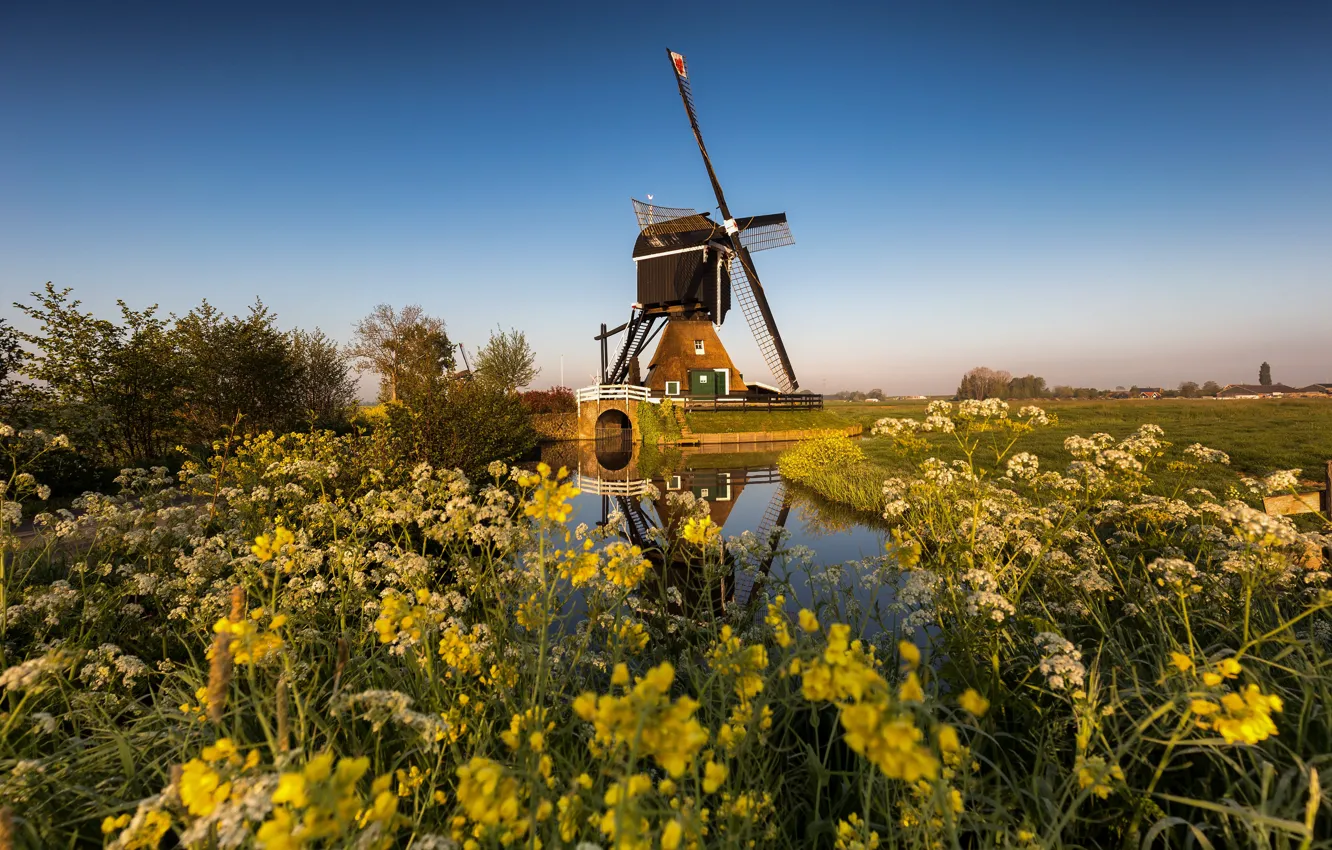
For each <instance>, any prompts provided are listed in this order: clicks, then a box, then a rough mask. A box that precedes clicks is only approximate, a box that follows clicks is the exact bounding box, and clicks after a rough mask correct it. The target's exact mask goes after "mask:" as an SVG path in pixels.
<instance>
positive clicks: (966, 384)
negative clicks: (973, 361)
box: [957, 366, 1013, 399]
mask: <svg viewBox="0 0 1332 850" xmlns="http://www.w3.org/2000/svg"><path fill="white" fill-rule="evenodd" d="M1011 380H1013V376H1012V375H1010V374H1009V373H1008V372H1005V371H1003V370H1002V369H1000V370H995V369H989V368H986V367H985V366H977V367H976V368H975V369H972V370H971V371H970V372H968V373H966V374H965V375H963V376H962V383H961V385H960V386H958V388H957V397H958V398H959V399H964V398H977V399H984V398H1003V397H1004V395H1006V394H1007V392H1008V383H1009V381H1011Z"/></svg>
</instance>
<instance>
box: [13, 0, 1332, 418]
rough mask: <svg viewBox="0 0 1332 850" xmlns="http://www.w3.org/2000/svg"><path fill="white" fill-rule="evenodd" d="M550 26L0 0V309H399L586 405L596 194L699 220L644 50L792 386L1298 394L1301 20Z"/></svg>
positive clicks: (490, 15)
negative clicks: (672, 55)
mask: <svg viewBox="0 0 1332 850" xmlns="http://www.w3.org/2000/svg"><path fill="white" fill-rule="evenodd" d="M385 5H387V4H385ZM561 5H562V4H551V3H542V4H534V5H526V4H520V3H494V4H484V5H483V4H469V5H468V6H467V7H465V8H459V9H450V8H447V6H446V5H438V6H436V7H434V8H433V9H430V10H429V11H418V10H416V9H408V8H406V7H399V8H393V9H389V10H387V11H386V10H385V9H383V8H376V7H373V6H370V5H365V6H359V7H358V6H339V5H337V4H321V5H303V6H302V5H289V4H276V5H274V4H247V3H227V4H220V3H216V4H181V3H173V4H152V3H134V2H127V3H122V4H72V3H59V2H55V3H42V4H6V5H5V8H4V10H2V11H0V115H3V116H4V119H3V121H0V303H2V304H3V305H4V306H3V309H2V311H0V314H2V315H5V316H7V317H9V318H11V320H15V317H14V313H15V312H16V311H14V310H12V309H11V308H9V306H8V305H9V303H10V302H11V301H13V300H16V299H20V300H21V299H22V296H23V294H24V293H26V292H29V291H31V290H32V289H35V288H37V287H39V286H40V285H41V284H43V283H44V282H45V281H47V280H51V281H54V282H55V283H56V284H58V285H62V286H72V287H74V289H75V292H76V293H77V294H78V295H79V296H81V297H82V298H83V299H84V301H85V302H86V303H87V304H88V305H90V306H91V307H92V308H94V309H96V310H99V311H104V312H106V313H107V314H108V315H109V314H110V313H111V312H112V310H113V309H114V302H115V299H116V298H123V299H125V300H126V301H128V302H129V303H130V304H131V305H132V306H144V305H147V304H151V303H158V304H160V305H161V307H162V309H163V310H164V311H169V312H176V313H184V312H186V311H188V310H189V309H190V308H191V307H193V306H195V305H196V304H198V302H199V301H200V300H201V299H202V298H205V297H206V298H208V300H209V301H211V302H213V303H214V304H217V305H219V306H221V307H223V308H225V309H228V310H231V311H236V312H239V311H241V310H243V309H244V307H245V306H246V305H247V304H248V303H250V302H251V301H252V300H253V299H254V298H255V297H256V296H259V297H261V298H263V300H264V301H265V302H266V303H267V304H269V305H270V306H271V307H272V308H273V309H274V310H276V312H277V313H278V315H279V317H280V320H281V322H282V323H283V324H284V325H286V326H301V327H313V326H316V325H317V326H320V327H322V328H323V329H324V330H326V331H328V332H329V333H331V334H332V335H334V336H335V337H338V338H342V339H346V338H348V336H349V335H350V331H351V326H352V324H353V323H354V322H355V320H356V319H357V318H359V317H360V316H362V315H364V314H365V313H367V312H368V311H369V310H370V309H371V308H372V307H373V306H374V305H375V304H376V303H379V302H388V303H391V304H395V305H399V306H401V305H405V304H408V303H419V304H421V305H422V306H424V307H425V308H426V309H427V310H428V311H430V312H431V313H434V314H436V315H439V316H441V317H443V318H444V319H445V320H446V321H447V322H448V326H449V330H450V332H451V334H452V335H453V336H454V338H455V339H458V340H461V341H463V342H464V343H465V344H467V345H468V347H469V349H470V350H475V348H476V347H478V346H479V345H480V344H481V343H483V342H484V341H485V339H486V336H487V333H488V330H489V329H491V328H494V327H495V326H496V324H501V325H503V326H504V327H506V328H507V327H516V328H520V329H522V330H524V331H526V332H527V334H528V337H529V339H530V340H531V342H532V343H533V344H534V346H535V348H536V350H537V352H538V355H539V363H540V365H541V366H542V367H543V372H542V374H541V376H540V377H539V378H538V380H537V384H538V385H541V386H545V385H548V384H550V383H554V382H557V381H558V379H559V371H560V359H561V356H563V360H564V370H565V382H566V383H567V384H570V385H574V386H578V385H582V384H585V383H587V382H588V380H589V378H590V375H591V373H592V372H593V371H594V369H595V368H596V364H597V360H598V349H597V345H596V343H594V342H593V341H592V339H591V336H592V335H593V333H595V332H596V328H597V325H598V324H599V323H600V322H602V321H605V322H608V323H612V324H618V323H619V322H621V321H623V320H624V318H625V317H626V316H627V313H628V305H629V303H630V302H631V301H632V300H633V298H634V289H633V280H634V269H633V264H632V262H631V260H630V251H631V248H632V244H633V239H634V237H635V235H636V231H635V227H634V220H633V216H632V211H631V209H630V206H629V198H630V197H640V198H641V197H644V196H645V195H646V194H647V193H649V192H650V193H652V194H654V195H655V197H656V199H657V200H658V201H659V202H661V203H663V204H666V205H673V206H695V207H699V208H711V207H712V206H713V204H714V201H713V199H712V197H711V192H710V187H709V186H708V183H707V179H706V175H705V172H704V171H703V167H702V163H701V161H700V159H699V156H698V151H697V149H696V148H695V146H694V144H693V139H692V137H691V135H690V133H689V127H688V124H687V121H686V119H685V115H684V111H683V109H682V108H681V106H680V102H679V97H678V95H677V93H676V91H675V88H674V80H673V77H672V75H671V71H670V68H669V65H668V64H667V60H666V58H665V54H664V48H665V47H667V46H669V47H671V48H672V49H675V50H678V51H680V52H682V53H684V54H685V55H686V56H687V57H688V59H689V63H690V72H691V77H692V79H693V84H694V93H695V98H696V102H697V105H698V109H699V113H700V122H701V124H702V128H703V132H704V136H705V139H706V140H707V143H708V147H709V152H710V153H711V155H712V157H713V161H714V164H715V165H716V167H717V171H718V175H719V177H720V179H721V182H722V185H723V187H724V188H725V190H726V193H727V199H728V201H729V203H730V205H731V207H732V209H733V211H735V212H737V213H740V214H753V213H767V212H773V211H778V210H785V211H786V212H787V213H788V215H789V216H790V220H791V226H792V230H793V232H794V234H795V237H796V240H797V241H796V245H794V246H792V247H789V248H783V249H780V250H777V251H770V252H766V253H762V254H759V255H757V257H756V263H757V265H758V268H759V271H760V273H761V274H762V276H763V280H764V283H765V286H766V288H767V290H768V295H769V300H770V302H771V304H772V308H773V311H774V313H775V315H776V317H777V321H778V324H779V326H780V328H781V330H782V333H783V336H784V338H785V340H786V343H787V347H788V349H789V351H790V354H791V359H792V362H793V364H794V366H795V369H796V372H797V374H798V375H799V377H800V379H801V383H802V385H803V386H805V387H806V388H809V389H813V390H816V391H820V390H824V389H826V390H827V391H834V390H837V389H842V388H861V389H869V388H871V387H881V388H883V389H884V390H886V391H888V392H890V393H908V392H946V391H949V390H951V389H953V388H954V387H956V385H957V381H958V378H959V377H960V375H961V373H962V372H963V371H965V370H966V369H968V368H970V367H972V366H977V365H987V366H990V367H993V368H1003V369H1008V370H1009V371H1011V372H1013V373H1015V374H1022V373H1026V372H1035V373H1036V374H1039V375H1043V376H1045V377H1046V379H1047V380H1048V381H1049V382H1050V383H1052V384H1054V383H1076V384H1081V385H1088V384H1090V385H1096V386H1102V387H1104V386H1113V385H1116V384H1124V385H1128V384H1132V383H1138V384H1141V385H1155V384H1164V385H1167V386H1169V385H1174V384H1177V383H1178V382H1179V381H1181V380H1186V379H1191V380H1197V381H1200V382H1201V381H1204V380H1208V379H1214V380H1217V381H1221V382H1222V383H1225V382H1230V381H1252V380H1255V379H1256V377H1257V369H1258V364H1259V363H1260V362H1261V361H1262V360H1268V361H1270V362H1271V363H1272V366H1273V374H1274V377H1275V379H1276V380H1278V381H1284V382H1287V383H1295V384H1301V383H1308V382H1311V381H1315V380H1318V381H1332V342H1330V341H1329V340H1332V335H1329V333H1328V330H1327V316H1328V315H1329V313H1332V50H1329V49H1328V45H1329V44H1332V7H1329V6H1328V5H1327V4H1320V3H1308V4H1227V3H1216V2H1213V3H1208V4H1202V3H1185V4H1161V3H1124V2H1120V3H1105V4H1099V3H1079V4H1070V3H1061V2H1049V3H1009V4H1000V3H966V4H961V3H937V4H936V3H908V4H873V5H870V6H865V7H859V8H858V7H854V6H850V5H842V4H829V3H822V4H815V3H804V4H791V5H784V4H781V3H764V4H761V5H755V6H744V5H727V6H723V5H719V4H699V3H680V4H671V5H667V4H653V5H647V4H634V3H615V4H606V5H599V6H598V5H591V4H579V5H577V7H576V10H574V11H570V10H568V9H561V8H559V7H560V6H561ZM721 333H722V337H723V340H724V341H725V342H726V343H727V346H728V348H729V349H730V350H731V351H732V353H733V356H734V357H735V359H736V360H737V362H738V364H739V365H740V367H741V369H742V370H744V371H745V372H746V374H747V375H748V376H750V377H755V376H761V375H762V373H763V371H764V370H763V368H762V364H761V360H760V359H759V357H758V352H757V349H756V348H755V346H754V344H753V342H752V340H751V339H750V338H749V334H748V331H747V329H746V328H745V326H744V323H743V320H742V319H741V317H740V316H739V315H738V314H737V315H736V316H734V317H732V319H731V321H728V322H727V324H726V325H725V327H723V328H722V330H721Z"/></svg>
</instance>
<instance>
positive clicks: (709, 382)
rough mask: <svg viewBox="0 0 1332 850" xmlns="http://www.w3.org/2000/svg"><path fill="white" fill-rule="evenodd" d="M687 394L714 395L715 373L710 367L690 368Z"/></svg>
mask: <svg viewBox="0 0 1332 850" xmlns="http://www.w3.org/2000/svg"><path fill="white" fill-rule="evenodd" d="M689 394H690V395H692V396H701V395H704V396H706V395H716V394H717V373H716V372H714V371H712V370H711V369H690V370H689Z"/></svg>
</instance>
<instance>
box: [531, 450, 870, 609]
mask: <svg viewBox="0 0 1332 850" xmlns="http://www.w3.org/2000/svg"><path fill="white" fill-rule="evenodd" d="M790 445H791V444H790V443H754V444H745V445H743V446H727V447H724V448H725V451H722V450H721V449H722V448H723V447H716V446H706V447H695V448H690V447H685V448H680V449H670V450H664V451H663V450H654V449H652V448H650V447H649V448H647V449H646V450H645V449H644V447H642V446H640V445H638V444H636V443H632V442H631V441H629V440H627V439H625V440H620V439H603V440H598V441H595V442H594V441H582V442H564V443H552V444H548V445H546V446H543V448H542V460H544V461H545V462H546V463H548V464H550V466H551V467H552V468H556V469H558V468H559V467H561V466H563V467H565V468H567V469H568V470H569V472H570V474H571V475H572V477H573V480H574V483H575V484H576V485H577V486H578V487H579V489H580V491H581V492H580V494H579V495H578V496H577V497H576V498H575V499H574V514H573V516H572V518H571V523H572V524H573V525H577V524H579V523H587V525H588V526H596V525H598V524H604V523H605V522H606V521H607V519H608V518H612V517H613V514H614V513H615V512H617V511H618V513H620V514H623V515H624V516H625V520H624V521H623V522H622V523H620V524H619V525H618V526H617V527H616V529H615V530H616V531H617V532H618V533H619V534H620V535H622V536H623V537H624V538H625V539H627V540H629V541H630V542H633V543H641V542H643V540H644V539H651V534H652V533H653V532H652V529H654V528H655V529H661V530H662V531H664V532H665V533H666V534H667V535H668V537H669V536H672V535H673V534H675V533H676V528H677V526H678V525H679V523H678V522H677V521H676V519H677V515H678V514H679V511H680V508H679V507H678V504H676V503H675V502H674V500H672V499H671V498H670V496H669V494H672V493H676V494H684V493H690V494H692V495H693V496H694V497H695V498H696V499H704V500H706V501H707V503H708V514H709V516H710V517H711V518H712V520H713V522H714V523H716V524H717V525H719V526H721V529H722V534H723V536H724V537H725V538H730V537H738V536H740V535H741V534H742V533H743V532H746V531H748V532H751V533H752V534H754V535H756V537H758V538H759V539H765V540H766V539H771V538H770V535H771V533H772V532H773V531H774V530H775V529H778V528H784V529H785V531H786V533H787V538H786V543H785V546H786V547H787V548H788V549H789V548H793V547H806V548H808V549H809V550H811V551H812V553H813V555H812V563H813V564H815V565H817V566H816V568H815V569H814V570H813V571H812V573H813V574H814V575H816V576H817V575H819V574H820V573H823V572H826V571H827V568H828V567H830V566H836V565H844V564H848V563H852V562H854V563H856V564H857V565H860V564H863V562H864V561H865V560H866V559H878V558H881V557H882V556H883V555H884V552H885V549H884V544H885V540H886V537H887V531H886V528H885V527H884V525H883V524H882V523H880V522H878V521H876V519H875V518H874V517H870V516H866V515H864V514H858V513H856V512H854V511H851V510H849V509H846V508H842V507H839V506H836V505H831V504H828V503H826V502H822V501H820V500H819V499H817V497H814V496H812V495H811V494H808V493H806V492H803V491H801V490H800V488H798V487H796V486H794V485H791V484H788V483H787V482H784V481H783V480H782V478H781V474H780V473H779V472H778V470H777V466H776V461H777V456H778V455H779V454H780V453H781V452H782V451H783V450H785V449H786V448H789V447H790ZM789 566H790V561H789V560H788V559H783V558H778V559H775V560H774V562H773V563H772V565H771V567H770V570H769V572H770V574H771V576H773V577H774V578H778V579H789V580H790V582H791V585H792V591H793V595H794V597H795V598H794V599H790V600H788V606H789V607H792V608H793V609H794V608H798V607H802V606H804V605H807V604H809V602H810V600H811V598H812V595H813V589H812V588H811V587H810V586H809V578H808V576H807V575H806V574H805V572H804V570H803V569H798V570H795V571H790V572H788V567H789ZM857 569H860V570H863V569H864V566H858V567H857ZM846 574H847V571H843V575H846ZM816 581H817V579H816ZM736 583H738V585H739V587H738V589H737V588H735V587H733V588H730V589H729V590H724V591H723V593H724V595H726V596H727V597H728V598H729V599H730V600H732V601H736V600H737V597H738V601H740V602H744V601H746V598H747V596H748V593H749V590H750V587H749V586H748V584H749V583H748V581H747V580H746V579H745V577H744V576H739V577H738V578H737V579H736ZM852 592H853V593H854V594H855V596H856V597H857V601H858V602H859V603H860V604H861V605H862V606H870V607H871V608H874V607H877V608H879V609H880V610H885V609H886V608H887V606H888V605H889V604H890V603H891V601H892V600H891V598H890V597H891V594H888V596H889V598H884V595H885V594H884V592H882V591H880V592H878V593H873V594H871V593H870V592H869V591H868V590H865V589H863V588H857V589H855V590H853V591H852ZM871 596H873V597H874V598H870V597H871Z"/></svg>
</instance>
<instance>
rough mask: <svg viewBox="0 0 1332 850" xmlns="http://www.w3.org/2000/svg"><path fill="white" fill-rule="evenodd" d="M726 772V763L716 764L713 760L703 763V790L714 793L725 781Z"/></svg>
mask: <svg viewBox="0 0 1332 850" xmlns="http://www.w3.org/2000/svg"><path fill="white" fill-rule="evenodd" d="M728 773H729V771H727V769H726V765H724V764H717V763H716V762H715V761H710V762H708V763H707V764H705V765H703V791H704V792H705V793H708V794H713V793H716V791H717V789H718V788H720V787H721V786H722V783H723V782H725V781H726V776H727V774H728Z"/></svg>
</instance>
